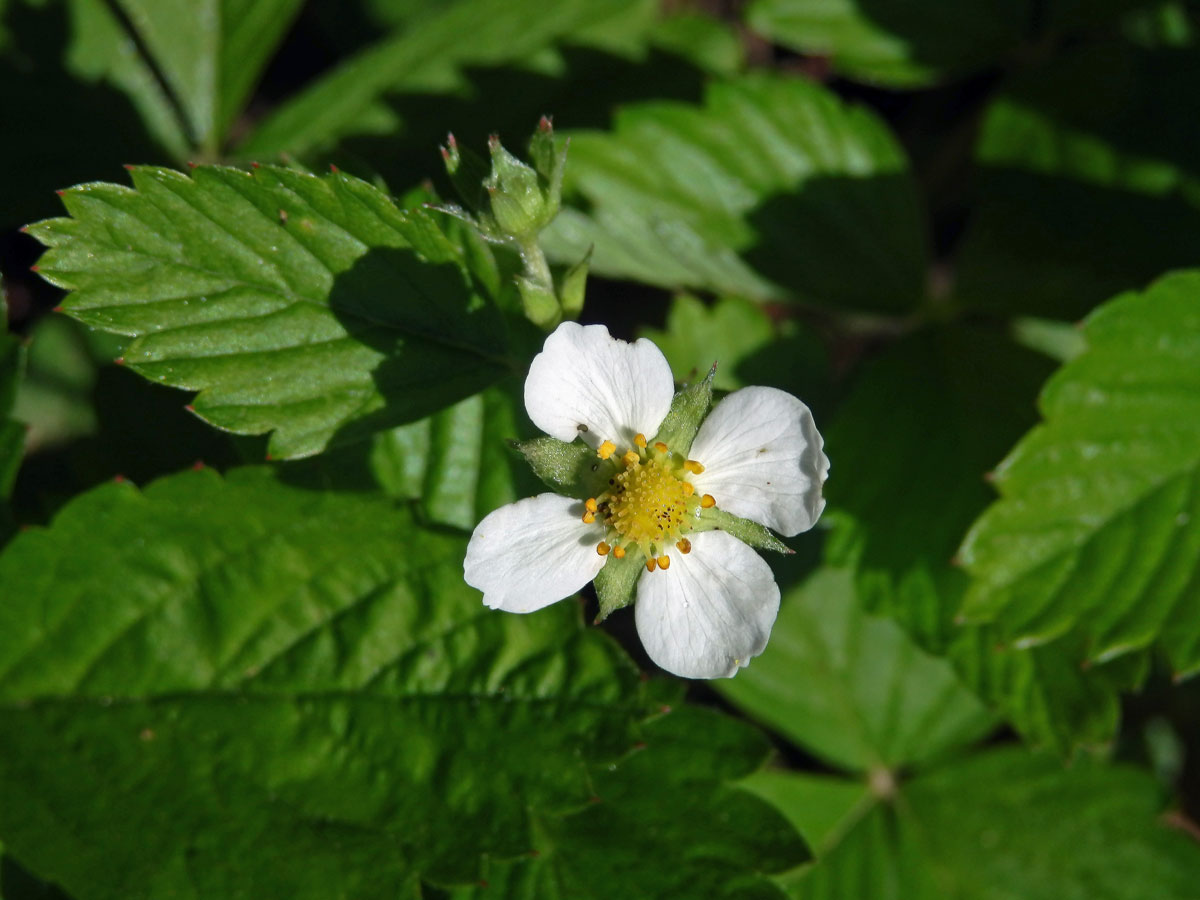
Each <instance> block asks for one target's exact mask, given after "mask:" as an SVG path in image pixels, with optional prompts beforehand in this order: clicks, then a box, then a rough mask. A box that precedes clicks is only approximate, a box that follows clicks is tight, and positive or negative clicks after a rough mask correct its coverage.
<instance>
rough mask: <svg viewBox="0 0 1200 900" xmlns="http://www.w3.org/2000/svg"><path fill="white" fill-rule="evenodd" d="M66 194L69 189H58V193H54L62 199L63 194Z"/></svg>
mask: <svg viewBox="0 0 1200 900" xmlns="http://www.w3.org/2000/svg"><path fill="white" fill-rule="evenodd" d="M66 192H67V189H66V188H59V189H58V190H57V191H55V192H54V193H56V194H58V196H60V197H61V196H62V195H63V194H65V193H66Z"/></svg>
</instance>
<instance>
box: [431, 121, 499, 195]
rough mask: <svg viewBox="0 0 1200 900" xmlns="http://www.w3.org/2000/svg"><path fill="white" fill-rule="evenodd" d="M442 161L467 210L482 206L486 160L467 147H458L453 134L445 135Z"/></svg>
mask: <svg viewBox="0 0 1200 900" xmlns="http://www.w3.org/2000/svg"><path fill="white" fill-rule="evenodd" d="M440 149H441V151H442V161H443V162H445V164H446V174H447V175H449V176H450V183H451V184H452V185H454V190H455V191H457V192H458V196H459V197H460V198H461V199H462V202H463V203H464V204H466V207H467V209H468V210H479V209H482V208H483V206H484V190H483V182H484V179H485V178H487V177H488V164H487V161H486V160H485V159H484V158H483V157H482V156H480V155H479V154H478V153H475V152H474V151H472V150H471V149H470V148H468V147H459V146H458V141H456V140H455V139H454V135H452V134H449V135H447V136H446V146H445V147H442V148H440Z"/></svg>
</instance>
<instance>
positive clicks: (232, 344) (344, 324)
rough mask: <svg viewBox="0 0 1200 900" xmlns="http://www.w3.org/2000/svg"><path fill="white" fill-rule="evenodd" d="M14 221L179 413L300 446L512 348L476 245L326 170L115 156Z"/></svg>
mask: <svg viewBox="0 0 1200 900" xmlns="http://www.w3.org/2000/svg"><path fill="white" fill-rule="evenodd" d="M133 181H134V189H130V188H126V187H122V186H119V185H113V184H102V183H96V184H87V185H80V186H79V187H76V188H72V189H71V190H69V191H66V192H65V193H64V195H63V201H64V203H65V204H66V206H67V209H68V211H70V212H71V214H72V218H62V219H50V220H47V221H45V222H40V223H38V224H37V225H35V226H31V228H30V232H31V233H33V234H34V235H35V236H36V237H37V238H38V239H39V240H41V241H42V242H43V243H44V244H46V245H48V246H49V247H50V248H51V249H50V250H49V251H48V252H47V253H46V254H45V255H44V256H43V257H42V259H41V261H40V263H39V268H40V271H41V274H42V275H43V276H44V277H46V278H47V279H49V280H50V281H51V282H53V283H54V284H57V285H60V286H62V287H65V288H68V289H69V290H71V291H72V293H71V294H70V295H69V296H68V297H67V299H66V300H65V302H64V304H63V306H64V309H65V311H66V312H68V313H69V314H70V315H72V316H74V317H75V318H77V319H79V320H80V321H83V322H85V323H87V324H89V325H93V326H95V327H98V328H102V329H105V330H107V331H113V332H117V333H119V334H125V335H129V336H131V337H133V338H135V340H133V341H132V342H131V343H130V344H129V345H128V347H127V348H126V351H125V357H124V362H125V363H126V364H127V365H128V366H129V367H130V368H131V369H133V370H134V371H136V372H138V373H139V374H142V375H144V376H145V377H147V378H149V379H151V380H153V381H157V382H159V383H162V384H167V385H171V386H173V387H182V388H187V389H190V390H196V391H199V392H200V393H199V394H198V395H197V397H196V399H195V401H194V406H195V412H196V414H197V415H199V416H200V417H201V418H203V419H205V420H206V421H208V422H211V423H212V424H214V425H216V426H218V427H220V428H224V429H227V430H230V431H235V432H238V433H240V434H263V433H267V432H271V439H270V443H269V445H268V450H269V452H270V453H271V455H272V456H275V457H283V458H287V457H296V456H306V455H310V454H312V453H316V452H319V451H320V450H322V449H324V448H325V447H326V446H328V445H329V444H330V443H344V442H348V441H352V440H356V439H360V438H363V437H366V436H368V435H370V434H372V433H374V432H376V431H381V430H384V429H386V428H389V427H392V426H394V425H397V424H400V423H403V422H406V421H412V420H414V419H418V418H420V417H422V416H425V415H428V414H429V413H431V412H434V411H436V410H438V409H441V408H442V407H445V406H447V405H448V404H450V403H453V402H455V401H457V400H460V399H462V398H463V397H465V396H468V395H470V394H471V393H474V392H475V391H477V390H479V389H480V388H482V387H484V386H486V385H487V384H489V383H491V382H493V381H496V380H498V379H499V378H500V377H501V376H502V375H503V374H505V373H506V372H507V371H511V368H512V364H511V362H510V361H509V360H508V359H507V357H506V352H507V337H506V329H505V325H504V323H503V322H502V320H501V317H500V314H499V312H498V311H497V309H496V307H495V305H494V303H493V298H494V295H495V294H496V292H497V291H498V290H499V282H498V280H497V279H498V276H497V275H496V272H495V269H494V267H493V268H491V269H488V268H487V267H486V266H483V267H482V268H481V266H480V261H481V260H486V259H487V258H489V257H486V256H483V255H480V254H481V253H482V254H486V252H487V251H486V250H480V249H479V248H470V247H466V246H464V245H463V244H462V243H459V242H458V241H457V240H454V239H452V238H451V237H449V236H448V235H447V233H446V232H444V231H443V230H442V227H441V224H440V223H439V222H438V221H435V219H434V218H433V215H434V214H431V213H427V212H425V211H422V210H411V211H401V210H400V209H399V208H397V206H396V205H395V204H394V203H393V202H392V201H391V200H390V199H389V198H388V197H387V196H386V195H385V194H383V193H382V192H380V191H378V190H377V189H375V188H373V187H371V186H370V185H368V184H366V183H365V182H362V181H359V180H357V179H355V178H351V177H350V176H348V175H344V174H341V173H333V174H330V175H326V176H323V177H316V176H312V175H306V174H302V173H299V172H295V171H293V170H290V169H284V168H279V167H266V166H264V167H261V168H258V169H255V170H254V171H252V172H244V171H241V170H238V169H232V168H224V167H216V166H209V167H200V168H197V169H195V170H194V171H193V172H192V173H191V175H190V176H188V175H183V174H181V173H178V172H173V171H170V170H168V169H159V168H150V167H139V168H135V169H134V170H133Z"/></svg>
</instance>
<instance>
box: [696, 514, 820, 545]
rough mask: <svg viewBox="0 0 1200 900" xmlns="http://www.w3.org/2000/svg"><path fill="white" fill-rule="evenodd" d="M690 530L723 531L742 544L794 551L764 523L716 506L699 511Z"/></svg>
mask: <svg viewBox="0 0 1200 900" xmlns="http://www.w3.org/2000/svg"><path fill="white" fill-rule="evenodd" d="M692 531H696V532H699V531H724V532H726V533H727V534H731V535H733V536H734V537H735V538H737V539H738V540H739V541H741V542H742V543H743V544H749V545H750V546H751V547H756V548H758V549H759V550H774V551H775V552H776V553H787V554H792V553H795V552H796V551H795V550H793V549H792V548H791V547H789V546H788V545H787V544H785V543H784V542H783V541H781V540H780V539H779V538H778V537H776V535H775V532H773V531H771V529H770V528H767V527H766V526H765V525H759V524H758V523H757V522H751V521H750V520H749V519H743V518H742V517H741V516H735V515H734V514H733V513H731V512H726V511H725V510H723V509H721V508H720V507H716V506H714V507H712V508H711V509H702V510H701V511H700V518H699V519H697V520H696V523H695V524H694V525H693V526H692Z"/></svg>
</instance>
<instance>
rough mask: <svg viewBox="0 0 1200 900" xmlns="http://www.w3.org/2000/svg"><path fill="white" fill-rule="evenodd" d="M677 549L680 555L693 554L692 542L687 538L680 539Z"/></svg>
mask: <svg viewBox="0 0 1200 900" xmlns="http://www.w3.org/2000/svg"><path fill="white" fill-rule="evenodd" d="M675 549H676V550H678V551H679V552H680V553H691V552H692V542H691V541H689V540H688V539H687V538H680V539H679V543H677V544H676V545H675Z"/></svg>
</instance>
